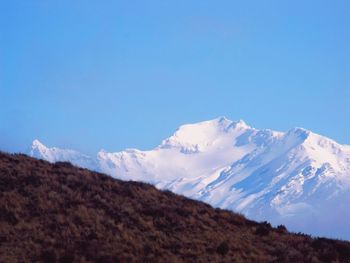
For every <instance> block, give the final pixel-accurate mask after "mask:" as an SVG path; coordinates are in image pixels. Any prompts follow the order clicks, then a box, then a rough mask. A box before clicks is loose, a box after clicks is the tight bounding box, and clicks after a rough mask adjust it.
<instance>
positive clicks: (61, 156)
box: [28, 140, 98, 170]
mask: <svg viewBox="0 0 350 263" xmlns="http://www.w3.org/2000/svg"><path fill="white" fill-rule="evenodd" d="M28 154H29V155H30V156H32V157H35V158H38V159H44V160H46V161H49V162H51V163H55V162H71V163H73V164H75V165H77V166H80V167H84V168H87V169H90V170H98V166H97V162H96V160H95V158H91V157H89V156H87V155H85V154H82V153H79V152H77V151H74V150H67V149H60V148H56V147H52V148H48V147H46V146H45V145H44V144H42V143H41V142H40V141H39V140H34V141H33V143H32V145H31V146H30V147H29V150H28Z"/></svg>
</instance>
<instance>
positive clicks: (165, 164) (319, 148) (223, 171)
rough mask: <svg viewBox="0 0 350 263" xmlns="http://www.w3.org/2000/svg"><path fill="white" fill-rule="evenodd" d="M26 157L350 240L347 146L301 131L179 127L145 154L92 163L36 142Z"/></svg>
mask: <svg viewBox="0 0 350 263" xmlns="http://www.w3.org/2000/svg"><path fill="white" fill-rule="evenodd" d="M29 154H30V155H31V156H34V157H37V158H42V159H45V160H48V161H50V162H55V161H70V162H72V163H73V164H75V165H78V166H82V167H86V168H89V169H92V170H97V171H101V172H104V173H107V174H109V175H111V176H113V177H116V178H120V179H124V180H139V181H145V182H149V183H152V184H154V185H156V186H157V187H158V188H161V189H169V190H171V191H173V192H176V193H179V194H183V195H185V196H187V197H191V198H194V199H198V200H202V201H204V202H207V203H210V204H211V205H213V206H216V207H221V208H227V209H232V210H234V211H238V212H241V213H243V214H245V215H246V216H248V217H249V218H251V219H256V220H268V221H271V222H272V223H274V224H285V225H286V226H287V227H288V228H289V229H290V230H294V231H302V232H306V233H311V234H315V235H325V236H330V237H338V238H346V239H350V221H349V220H348V216H350V146H346V145H340V144H338V143H336V142H335V141H333V140H331V139H328V138H326V137H322V136H320V135H317V134H315V133H312V132H311V131H307V130H305V129H302V128H294V129H291V130H289V131H287V132H276V131H272V130H257V129H254V128H252V127H250V126H248V125H247V124H246V123H244V122H243V121H238V122H233V121H230V120H228V119H226V118H218V119H214V120H210V121H205V122H200V123H197V124H188V125H183V126H181V127H180V128H179V129H178V130H177V131H176V132H175V133H174V134H173V135H172V136H171V137H169V138H167V139H165V140H164V141H163V142H162V143H161V144H160V145H159V146H158V147H156V148H155V149H153V150H150V151H139V150H137V149H127V150H125V151H122V152H116V153H108V152H106V151H100V152H99V153H98V154H97V156H96V157H94V158H91V157H89V156H86V155H84V154H81V153H78V152H76V151H72V150H62V149H58V148H47V147H45V146H44V145H43V144H41V143H40V142H39V141H37V140H36V141H34V142H33V145H32V147H31V149H30V152H29Z"/></svg>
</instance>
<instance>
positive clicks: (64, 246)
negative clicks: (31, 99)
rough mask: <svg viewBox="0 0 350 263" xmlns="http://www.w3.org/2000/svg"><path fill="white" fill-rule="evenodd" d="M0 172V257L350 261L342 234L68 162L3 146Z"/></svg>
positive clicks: (349, 250)
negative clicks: (295, 229) (289, 227)
mask: <svg viewBox="0 0 350 263" xmlns="http://www.w3.org/2000/svg"><path fill="white" fill-rule="evenodd" d="M0 182H1V184H0V262H40V261H42V262H350V243H348V242H344V241H335V240H330V239H323V238H317V239H312V238H310V237H309V236H307V235H302V234H290V233H288V232H287V231H286V229H285V228H284V227H282V226H280V227H278V228H272V227H271V226H270V225H269V224H268V223H266V222H265V223H255V222H253V221H249V220H247V219H245V218H244V217H243V216H241V215H237V214H234V213H232V212H229V211H225V210H220V209H214V208H212V207H210V206H209V205H207V204H204V203H201V202H198V201H193V200H190V199H187V198H185V197H182V196H178V195H176V194H173V193H170V192H162V191H159V190H157V189H156V188H155V187H153V186H150V185H147V184H143V183H136V182H123V181H119V180H116V179H113V178H111V177H109V176H106V175H103V174H99V173H95V172H90V171H88V170H85V169H82V168H77V167H74V166H72V165H70V164H69V163H56V164H50V163H49V162H46V161H42V160H36V159H33V158H30V157H26V156H24V155H8V154H3V153H2V154H0Z"/></svg>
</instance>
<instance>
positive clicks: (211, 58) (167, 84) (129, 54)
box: [0, 0, 350, 153]
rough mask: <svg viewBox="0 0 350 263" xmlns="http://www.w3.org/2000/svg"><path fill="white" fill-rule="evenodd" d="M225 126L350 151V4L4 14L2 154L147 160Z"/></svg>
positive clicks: (30, 7) (25, 6) (48, 7)
mask: <svg viewBox="0 0 350 263" xmlns="http://www.w3.org/2000/svg"><path fill="white" fill-rule="evenodd" d="M223 115H224V116H226V117H228V118H230V119H233V120H236V119H243V120H245V121H246V122H247V123H248V124H250V125H252V126H254V127H257V128H272V129H276V130H287V129H289V128H292V127H295V126H301V127H305V128H307V129H311V130H313V131H315V132H317V133H320V134H323V135H327V136H329V137H331V138H334V139H336V140H337V141H339V142H341V143H346V144H350V1H348V0H343V1H337V0H332V1H322V0H313V1H312V0H310V1H305V0H290V1H281V0H275V1H268V0H267V1H261V0H256V1H232V0H227V1H206V0H197V1H188V0H176V1H167V0H157V1H154V0H153V1H152V0H147V1H127V0H126V1H82V0H81V1H78V0H75V1H72V0H67V1H66V0H60V1H50V0H40V1H39V0H31V1H28V0H23V1H16V0H11V1H6V0H0V148H1V149H2V150H7V151H23V150H25V149H26V147H27V146H28V145H29V144H30V143H31V141H32V140H33V139H35V138H38V139H40V140H42V141H43V142H44V143H45V144H47V145H49V146H60V147H71V148H75V149H79V150H82V151H84V152H87V153H94V152H96V151H98V150H99V149H100V148H104V149H106V150H110V151H118V150H122V149H124V148H126V147H136V148H141V149H149V148H152V147H154V146H156V145H157V144H158V143H159V142H160V141H161V140H162V139H163V138H165V137H167V136H169V135H170V134H172V133H173V131H174V130H175V129H176V128H177V127H178V126H179V125H181V124H183V123H189V122H197V121H201V120H206V119H211V118H215V117H217V116H223Z"/></svg>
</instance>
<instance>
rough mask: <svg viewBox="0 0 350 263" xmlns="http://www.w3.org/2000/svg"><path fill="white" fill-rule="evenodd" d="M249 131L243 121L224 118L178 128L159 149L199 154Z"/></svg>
mask: <svg viewBox="0 0 350 263" xmlns="http://www.w3.org/2000/svg"><path fill="white" fill-rule="evenodd" d="M248 129H251V128H250V127H249V126H248V125H247V124H246V123H245V122H244V121H242V120H240V121H237V122H234V121H231V120H228V119H227V118H225V117H220V118H216V119H213V120H209V121H203V122H199V123H196V124H186V125H182V126H180V127H179V128H178V129H177V130H176V131H175V133H174V134H173V135H172V136H171V137H169V138H167V139H165V140H163V142H162V143H161V145H160V146H159V148H179V149H180V151H181V152H183V153H199V152H203V151H205V150H207V149H208V148H210V147H211V146H213V145H214V144H216V145H217V144H218V143H219V142H220V141H222V140H225V139H228V138H230V139H231V140H233V138H234V137H237V136H238V135H240V134H241V133H243V132H244V131H245V130H248Z"/></svg>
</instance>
